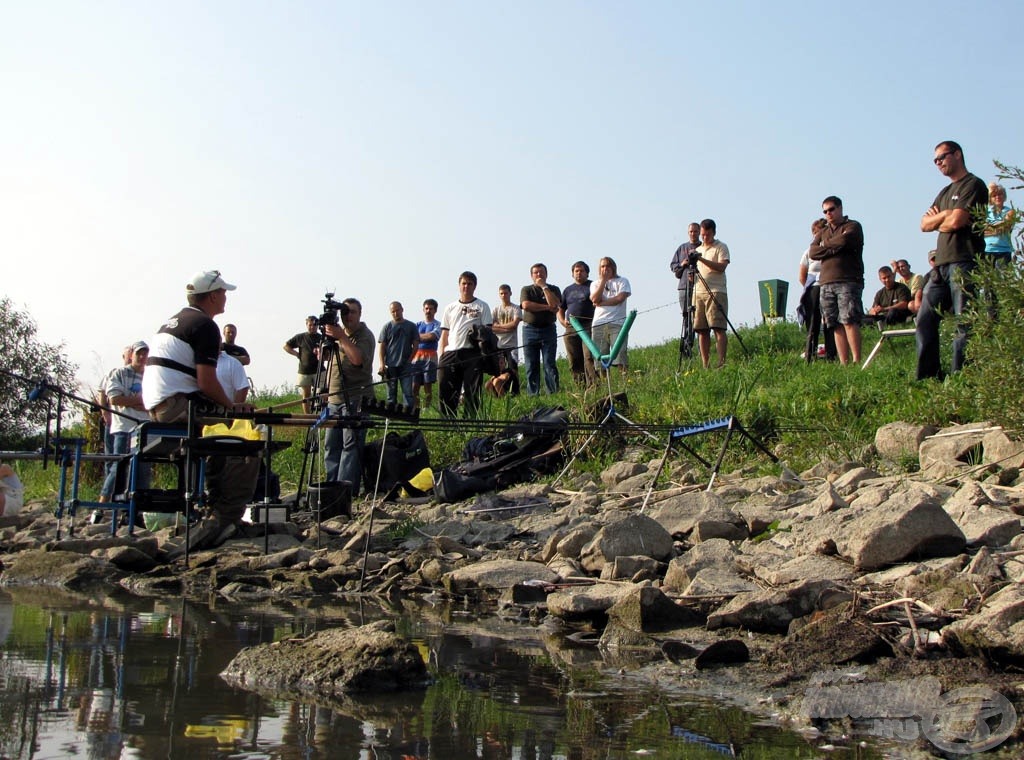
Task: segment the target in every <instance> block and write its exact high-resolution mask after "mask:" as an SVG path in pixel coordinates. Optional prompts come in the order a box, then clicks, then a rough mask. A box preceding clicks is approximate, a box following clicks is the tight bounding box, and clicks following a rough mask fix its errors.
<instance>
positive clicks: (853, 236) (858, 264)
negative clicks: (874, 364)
mask: <svg viewBox="0 0 1024 760" xmlns="http://www.w3.org/2000/svg"><path fill="white" fill-rule="evenodd" d="M821 213H822V215H823V216H824V217H825V226H824V227H823V228H822V229H821V231H820V232H818V234H817V235H816V236H815V237H814V240H813V241H812V242H811V247H810V249H808V251H807V254H808V256H809V257H810V258H812V259H814V260H815V261H820V262H821V275H820V277H819V279H818V282H820V283H821V292H820V296H821V314H822V317H823V318H824V319H825V325H826V326H827V327H828V329H830V330H832V335H833V337H834V338H835V341H836V353H837V354H839V362H840V363H841V364H849V363H850V361H853V363H854V364H860V325H861V322H863V321H864V303H863V301H862V300H861V299H862V298H863V296H864V230H863V228H861V226H860V222H857V221H854V220H853V219H851V218H850V217H848V216H844V215H843V202H842V201H841V200H839V198H837V197H836V196H834V195H830V196H829V197H828V198H826V199H825V200H823V201H822V202H821Z"/></svg>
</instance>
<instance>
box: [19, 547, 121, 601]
mask: <svg viewBox="0 0 1024 760" xmlns="http://www.w3.org/2000/svg"><path fill="white" fill-rule="evenodd" d="M120 577H121V571H119V570H118V569H117V567H115V566H114V565H112V564H111V563H110V562H107V561H106V560H105V559H101V558H99V557H87V556H84V555H82V554H79V553H77V552H65V551H53V552H48V551H44V550H42V549H36V550H32V551H26V552H21V553H20V554H17V555H14V556H13V557H11V558H10V560H9V562H8V564H7V566H6V567H5V568H4V571H3V573H2V574H0V586H60V587H62V588H66V589H71V590H73V591H86V590H90V589H98V588H104V587H111V586H115V585H117V582H118V580H119V578H120Z"/></svg>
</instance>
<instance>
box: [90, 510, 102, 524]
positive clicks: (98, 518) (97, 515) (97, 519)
mask: <svg viewBox="0 0 1024 760" xmlns="http://www.w3.org/2000/svg"><path fill="white" fill-rule="evenodd" d="M101 522H103V510H100V509H94V510H93V511H92V514H91V515H89V524H90V525H99V524H100V523H101Z"/></svg>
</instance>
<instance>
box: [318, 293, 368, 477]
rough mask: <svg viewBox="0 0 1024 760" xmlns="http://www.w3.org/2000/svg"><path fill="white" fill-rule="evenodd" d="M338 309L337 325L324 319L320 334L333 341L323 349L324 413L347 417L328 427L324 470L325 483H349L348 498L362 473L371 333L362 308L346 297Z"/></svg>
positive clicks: (325, 441) (325, 439)
mask: <svg viewBox="0 0 1024 760" xmlns="http://www.w3.org/2000/svg"><path fill="white" fill-rule="evenodd" d="M341 305H342V307H343V308H340V309H338V315H339V317H340V318H341V324H330V323H329V322H328V321H326V320H324V321H325V322H327V323H325V324H324V325H323V330H324V333H325V334H326V335H327V337H329V338H333V339H334V340H333V342H332V343H330V344H327V345H325V346H324V347H323V349H322V351H323V353H324V354H325V355H326V354H328V352H333V356H330V357H329V358H327V361H328V362H329V366H330V372H329V373H328V377H327V402H328V411H329V412H330V414H331V415H332V416H338V415H340V416H341V417H345V418H348V419H346V420H344V421H343V424H341V425H340V426H339V427H333V428H330V429H329V430H328V431H327V435H326V436H325V437H324V469H325V475H326V477H327V480H344V481H348V482H349V483H351V484H352V495H353V496H355V495H356V494H358V492H359V484H360V483H361V482H362V474H363V447H364V446H365V444H366V428H365V427H364V426H363V417H364V415H363V411H362V409H363V400H364V399H373V398H374V394H373V346H374V343H375V341H374V338H373V333H372V332H370V328H368V327H367V326H366V325H365V324H364V323H363V322H362V321H360V320H361V318H362V316H363V305H362V304H361V303H359V301H357V300H356V299H355V298H346V299H345V300H344V301H342V302H341Z"/></svg>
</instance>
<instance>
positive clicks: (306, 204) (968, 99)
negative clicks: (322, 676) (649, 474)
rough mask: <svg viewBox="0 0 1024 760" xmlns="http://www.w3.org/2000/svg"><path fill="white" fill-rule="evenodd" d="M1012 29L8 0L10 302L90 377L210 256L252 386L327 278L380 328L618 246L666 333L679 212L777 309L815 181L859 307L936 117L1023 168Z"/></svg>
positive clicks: (954, 14)
mask: <svg viewBox="0 0 1024 760" xmlns="http://www.w3.org/2000/svg"><path fill="white" fill-rule="evenodd" d="M1018 27H1019V24H1016V23H1014V22H1013V14H1012V6H1011V5H1007V4H1006V3H995V2H988V1H987V0H981V1H980V2H975V3H971V4H969V5H966V6H965V5H964V4H962V3H953V2H948V1H947V0H938V1H937V2H921V1H918V0H908V1H907V2H898V3H884V4H883V3H880V2H867V3H858V4H853V3H815V4H812V3H792V2H786V1H785V0H782V1H781V2H777V3H763V2H720V3H690V2H683V1H682V0H677V1H675V2H659V1H657V0H642V1H640V2H602V1H601V0H590V1H588V2H576V1H574V0H558V1H557V2H539V1H533V0H524V1H523V2H519V3H514V4H509V3H500V4H499V3H493V2H479V0H473V1H472V2H447V1H443V0H442V1H438V2H422V1H419V0H418V1H416V2H413V1H411V0H409V1H407V2H393V1H389V0H383V1H381V2H372V3H371V2H361V3H356V2H343V1H338V2H322V3H321V2H302V1H301V0H296V1H295V2H287V3H285V2H252V1H247V2H233V1H229V0H224V1H220V0H218V2H212V3H211V2H206V1H204V2H192V1H190V0H182V1H177V2H174V3H170V2H147V3H137V2H117V1H111V2H100V3H95V2H71V1H70V0H69V1H66V2H61V1H59V0H57V1H53V2H49V1H46V0H44V1H42V2H36V3H23V2H15V1H14V0H0V93H2V96H3V110H4V118H3V119H0V250H2V251H3V262H4V264H3V276H2V278H0V280H2V287H0V296H7V297H9V298H10V299H11V300H12V301H13V303H14V304H15V306H16V307H18V308H22V309H26V310H27V311H29V312H30V313H31V314H32V316H33V317H34V319H35V320H36V322H37V324H38V328H39V338H40V339H42V340H44V341H46V342H49V343H61V344H63V345H64V348H65V351H66V353H67V355H68V357H69V358H70V359H71V360H72V361H73V362H75V363H76V364H78V366H79V379H80V381H81V382H82V383H83V385H84V386H86V387H91V386H95V385H97V384H98V382H99V381H100V379H101V378H102V377H103V375H104V374H105V373H106V372H107V371H108V370H110V369H112V368H114V367H116V366H118V365H119V364H120V352H121V347H122V346H124V345H125V344H128V343H131V342H133V341H135V340H138V339H147V338H149V337H150V336H151V335H153V334H154V333H155V332H156V331H157V329H158V328H159V326H160V325H161V324H162V323H163V322H164V321H165V320H166V319H167V318H168V317H170V316H171V315H172V314H174V313H175V312H177V311H178V310H179V309H180V308H181V307H182V306H184V285H185V283H186V282H187V281H188V280H189V279H191V277H192V275H193V274H194V273H196V272H199V271H203V270H208V269H219V270H220V271H221V272H222V273H223V275H224V278H225V279H226V280H227V281H228V282H231V283H234V284H236V285H237V286H238V289H237V290H236V291H234V292H232V293H230V294H229V297H228V303H227V311H226V313H225V314H223V315H221V316H220V317H218V323H219V324H221V325H222V326H223V325H224V324H226V323H227V322H231V323H234V324H236V325H237V326H238V343H239V344H241V345H243V346H245V347H246V348H247V349H248V350H249V352H250V354H251V356H252V364H251V365H250V366H249V367H248V368H247V369H248V372H249V375H250V377H251V378H252V380H253V382H254V383H255V384H256V385H257V386H258V387H260V388H269V387H283V386H287V385H290V384H291V383H292V382H293V378H294V372H295V369H296V363H295V360H294V359H293V358H292V357H290V356H288V355H287V354H285V353H284V351H283V350H282V346H283V344H284V342H285V340H287V339H288V338H289V337H291V336H292V335H294V334H295V333H297V332H300V331H301V330H302V329H303V320H304V318H305V316H306V315H307V314H318V313H319V312H320V310H321V303H320V302H321V299H323V297H324V294H325V293H326V292H333V293H335V294H336V297H337V298H338V299H342V298H346V297H350V296H353V297H356V298H358V299H360V300H361V301H362V303H363V317H364V321H365V322H366V323H367V325H368V326H369V327H370V329H371V330H372V331H373V332H374V333H375V334H376V333H377V332H378V331H379V330H380V328H381V327H382V326H383V325H384V324H385V322H387V321H388V319H389V318H390V316H389V313H388V306H389V303H390V302H391V301H393V300H399V301H401V302H402V303H403V304H404V306H405V309H406V317H407V318H411V319H414V320H415V319H418V318H420V316H421V313H420V305H421V304H422V301H423V299H424V298H428V297H433V298H435V299H437V300H438V301H439V302H440V303H441V305H442V307H443V306H444V305H445V304H446V303H449V302H451V301H454V300H456V299H457V297H458V289H457V279H458V275H459V273H460V272H461V271H463V270H465V269H469V270H472V271H474V272H475V273H476V274H477V276H478V277H479V281H480V285H479V288H478V290H477V295H478V296H479V297H481V298H483V299H484V300H485V301H487V302H488V303H490V304H491V305H492V306H493V305H494V304H495V303H497V295H496V291H497V288H498V285H499V284H501V283H503V282H507V283H509V284H511V285H512V288H513V293H514V294H518V292H519V288H520V287H522V286H523V285H526V284H528V283H529V270H530V266H531V264H533V263H535V262H544V263H546V264H547V266H548V268H549V271H550V277H549V279H550V281H551V282H553V283H555V284H557V285H563V286H564V285H566V284H568V283H569V282H570V281H571V277H570V268H571V265H572V263H573V262H574V261H576V260H578V259H583V260H585V261H587V262H588V263H589V264H590V265H591V267H592V270H593V272H594V273H595V274H596V271H597V262H598V259H600V258H601V257H602V256H611V257H613V258H614V259H615V260H616V262H617V263H618V268H619V273H620V274H621V275H623V276H625V277H627V278H628V279H629V280H630V283H631V287H632V296H631V297H630V299H629V302H628V303H629V307H630V308H631V309H636V310H637V311H638V312H639V313H638V317H637V319H636V322H635V324H634V327H633V331H632V333H631V335H630V345H634V346H636V345H651V344H657V343H661V342H663V341H665V340H668V339H673V338H676V337H678V335H679V328H680V321H679V311H678V306H677V301H676V291H675V287H676V280H675V278H674V277H673V276H672V274H671V273H670V271H669V267H668V264H669V261H670V259H671V257H672V254H673V252H674V251H675V249H676V247H677V246H678V245H679V244H680V243H681V242H683V241H684V240H685V239H686V227H687V224H688V223H689V222H691V221H699V220H700V219H703V218H705V217H710V218H713V219H714V220H715V221H716V222H717V225H718V238H719V239H720V240H722V241H724V242H725V243H726V244H727V245H728V246H729V249H730V252H731V256H732V263H731V264H730V266H729V269H728V271H727V276H728V288H729V316H730V318H731V320H732V322H733V323H734V324H735V325H737V326H738V325H744V324H747V325H752V324H756V323H757V322H759V321H760V320H761V315H760V306H759V296H758V284H757V283H758V282H759V281H760V280H766V279H783V280H787V281H789V283H790V296H789V299H788V309H787V311H788V312H789V313H790V314H793V313H794V311H795V308H796V300H797V294H796V293H795V292H794V291H798V289H799V286H798V285H797V282H796V274H797V266H798V262H799V258H800V254H801V253H802V252H803V250H804V249H805V248H806V247H807V245H808V243H809V227H810V223H811V221H812V220H813V219H814V218H815V217H816V216H818V215H819V214H820V209H821V201H822V199H823V198H825V197H826V196H827V195H833V194H835V195H838V196H839V197H840V198H842V200H843V203H844V209H845V211H846V213H847V214H849V216H850V217H851V218H854V219H857V220H859V221H860V222H861V223H862V225H863V227H864V233H865V241H866V243H865V250H864V259H865V267H866V271H867V273H868V275H867V282H866V285H865V300H866V301H867V302H868V303H870V300H871V295H872V294H873V293H874V291H875V290H876V289H877V288H878V287H880V285H879V284H878V283H877V280H876V278H875V276H874V273H875V272H876V271H877V268H878V267H879V266H881V265H882V264H887V263H888V262H889V261H890V260H891V259H893V258H907V259H908V260H910V262H911V264H912V266H913V268H914V269H915V271H921V270H923V269H925V268H926V255H927V252H928V250H929V249H930V248H932V247H933V244H934V235H926V234H923V233H921V232H920V231H919V223H920V218H921V215H922V213H923V212H924V211H925V209H927V207H928V206H929V205H931V202H932V200H933V199H934V197H935V195H936V194H937V193H938V192H939V190H940V189H941V188H942V186H943V184H945V182H946V180H945V179H944V178H943V177H942V175H941V174H940V173H939V172H938V170H937V169H936V167H935V166H934V165H933V164H932V160H931V159H932V156H933V148H934V146H935V144H936V143H938V142H940V141H941V140H946V139H952V140H956V141H958V142H960V143H961V145H963V147H964V153H965V158H966V161H967V166H968V168H969V169H970V170H972V171H973V172H974V173H976V174H978V176H980V177H981V178H982V179H984V180H985V181H986V182H987V181H990V180H992V179H994V178H995V169H994V167H993V165H992V159H1000V160H1002V161H1004V162H1007V163H1010V164H1014V165H1020V164H1022V163H1024V156H1022V154H1021V146H1020V143H1019V139H1017V140H1015V139H1014V138H1013V137H1012V135H1013V134H1014V133H1017V129H1016V128H1015V127H1014V125H1017V124H1020V123H1022V122H1024V118H1022V117H1024V98H1021V88H1020V87H1019V84H1018V83H1019V79H1018V78H1017V77H1016V72H1015V70H1014V69H1013V64H1012V56H1013V54H1014V52H1015V51H1016V50H1018V46H1019V39H1018V37H1017V31H1018ZM1018 135H1019V133H1018ZM1018 199H1019V191H1018V192H1014V191H1011V192H1010V201H1011V202H1014V203H1016V201H1017V200H1018Z"/></svg>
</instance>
